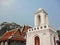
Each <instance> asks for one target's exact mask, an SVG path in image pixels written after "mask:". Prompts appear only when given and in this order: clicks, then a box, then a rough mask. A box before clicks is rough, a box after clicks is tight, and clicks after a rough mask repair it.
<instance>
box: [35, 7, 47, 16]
mask: <svg viewBox="0 0 60 45" xmlns="http://www.w3.org/2000/svg"><path fill="white" fill-rule="evenodd" d="M41 12H43V13H45V14H46V15H47V13H46V12H45V10H44V9H43V8H39V9H38V10H37V11H36V12H35V14H37V13H41Z"/></svg>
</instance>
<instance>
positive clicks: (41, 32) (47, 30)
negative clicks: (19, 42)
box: [26, 8, 58, 45]
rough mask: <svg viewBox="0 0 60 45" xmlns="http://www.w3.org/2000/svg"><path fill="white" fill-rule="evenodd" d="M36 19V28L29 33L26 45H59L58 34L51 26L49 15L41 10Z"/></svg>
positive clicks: (36, 14) (38, 11)
mask: <svg viewBox="0 0 60 45" xmlns="http://www.w3.org/2000/svg"><path fill="white" fill-rule="evenodd" d="M34 18H35V19H34V27H33V28H30V29H28V31H27V40H26V45H57V42H56V41H57V40H58V34H57V32H56V29H55V28H53V27H51V26H49V24H48V14H47V13H46V12H45V11H44V10H43V9H42V8H39V9H38V10H37V11H36V13H35V15H34Z"/></svg>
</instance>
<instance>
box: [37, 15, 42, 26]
mask: <svg viewBox="0 0 60 45" xmlns="http://www.w3.org/2000/svg"><path fill="white" fill-rule="evenodd" d="M37 22H38V24H37V26H40V24H41V16H40V15H37Z"/></svg>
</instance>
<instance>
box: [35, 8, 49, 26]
mask: <svg viewBox="0 0 60 45" xmlns="http://www.w3.org/2000/svg"><path fill="white" fill-rule="evenodd" d="M34 18H35V22H34V26H40V25H46V24H47V25H48V14H47V13H46V12H45V11H44V10H43V9H42V8H39V9H38V10H37V11H36V13H35V17H34Z"/></svg>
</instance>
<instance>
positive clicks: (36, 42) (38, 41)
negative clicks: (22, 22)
mask: <svg viewBox="0 0 60 45" xmlns="http://www.w3.org/2000/svg"><path fill="white" fill-rule="evenodd" d="M34 41H35V45H40V39H39V37H38V36H36V37H35V39H34Z"/></svg>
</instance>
